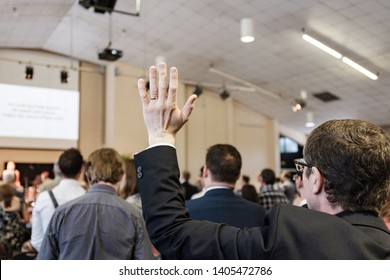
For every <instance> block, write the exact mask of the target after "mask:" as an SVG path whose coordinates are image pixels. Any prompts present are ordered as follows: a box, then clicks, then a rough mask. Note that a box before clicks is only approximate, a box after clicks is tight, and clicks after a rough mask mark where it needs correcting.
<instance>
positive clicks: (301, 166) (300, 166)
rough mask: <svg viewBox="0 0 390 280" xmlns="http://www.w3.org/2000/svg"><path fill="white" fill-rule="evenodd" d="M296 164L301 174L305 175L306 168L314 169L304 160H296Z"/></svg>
mask: <svg viewBox="0 0 390 280" xmlns="http://www.w3.org/2000/svg"><path fill="white" fill-rule="evenodd" d="M294 163H295V168H296V170H297V171H298V172H299V173H303V170H304V169H305V166H306V167H307V168H311V167H313V165H311V164H308V163H307V162H306V161H305V160H304V159H303V158H299V159H294Z"/></svg>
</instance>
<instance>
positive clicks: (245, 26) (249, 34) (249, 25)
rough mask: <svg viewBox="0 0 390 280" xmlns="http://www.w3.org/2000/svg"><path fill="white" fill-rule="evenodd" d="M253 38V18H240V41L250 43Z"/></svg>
mask: <svg viewBox="0 0 390 280" xmlns="http://www.w3.org/2000/svg"><path fill="white" fill-rule="evenodd" d="M254 40H255V35H254V32H253V20H252V19H251V18H243V19H241V42H243V43H251V42H253V41H254Z"/></svg>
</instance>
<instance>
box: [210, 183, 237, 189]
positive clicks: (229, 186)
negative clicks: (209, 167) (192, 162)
mask: <svg viewBox="0 0 390 280" xmlns="http://www.w3.org/2000/svg"><path fill="white" fill-rule="evenodd" d="M211 187H226V188H229V189H232V190H233V189H234V187H235V185H234V184H231V183H226V182H210V183H208V184H207V185H205V187H204V188H205V189H208V188H211Z"/></svg>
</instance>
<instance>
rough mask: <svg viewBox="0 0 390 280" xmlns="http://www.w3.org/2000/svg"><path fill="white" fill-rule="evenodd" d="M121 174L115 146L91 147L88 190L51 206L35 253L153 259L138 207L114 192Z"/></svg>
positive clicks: (80, 257) (72, 257) (60, 256)
mask: <svg viewBox="0 0 390 280" xmlns="http://www.w3.org/2000/svg"><path fill="white" fill-rule="evenodd" d="M61 170H62V169H61ZM62 171H63V170H62ZM63 173H64V175H65V172H64V171H63ZM123 174H124V169H123V160H122V158H121V156H120V155H119V154H118V152H117V151H115V150H114V149H111V148H102V149H99V150H96V151H94V152H93V153H92V154H91V155H90V156H89V157H88V161H87V163H86V170H85V175H86V177H87V180H88V183H89V185H90V187H89V189H88V192H87V193H86V194H85V195H82V196H80V197H78V198H76V199H74V200H71V201H69V202H67V203H65V204H63V205H61V206H59V207H58V208H57V210H56V211H55V212H54V214H53V217H52V219H51V221H50V224H49V226H48V228H47V231H46V233H45V237H44V239H43V242H42V246H41V248H40V250H39V253H38V256H37V258H38V259H70V260H83V259H85V260H93V259H96V260H129V259H154V256H153V253H152V245H151V243H150V241H149V238H148V234H147V232H146V229H145V224H144V220H143V218H142V214H141V211H139V210H138V209H137V208H136V207H135V206H133V205H131V204H130V203H128V202H126V201H125V200H123V199H122V198H121V197H120V196H119V195H118V192H119V187H120V183H121V180H122V177H123ZM54 190H55V189H54Z"/></svg>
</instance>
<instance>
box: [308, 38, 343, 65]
mask: <svg viewBox="0 0 390 280" xmlns="http://www.w3.org/2000/svg"><path fill="white" fill-rule="evenodd" d="M302 38H303V40H305V41H307V42H309V43H310V44H313V45H314V46H316V47H317V48H319V49H321V50H323V51H324V52H326V53H328V54H330V55H331V56H333V57H335V58H337V59H340V58H341V57H342V55H341V53H339V52H336V51H335V50H334V49H331V48H329V47H328V46H327V45H325V44H323V43H321V42H320V41H317V40H316V39H314V38H313V37H311V36H309V35H307V34H303V35H302Z"/></svg>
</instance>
